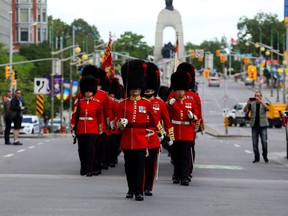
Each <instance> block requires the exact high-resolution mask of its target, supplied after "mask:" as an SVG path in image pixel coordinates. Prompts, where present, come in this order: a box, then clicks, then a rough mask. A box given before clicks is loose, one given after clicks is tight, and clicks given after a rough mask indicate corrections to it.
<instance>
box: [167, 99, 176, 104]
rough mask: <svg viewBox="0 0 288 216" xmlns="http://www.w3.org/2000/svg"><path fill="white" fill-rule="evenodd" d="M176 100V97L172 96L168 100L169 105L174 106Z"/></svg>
mask: <svg viewBox="0 0 288 216" xmlns="http://www.w3.org/2000/svg"><path fill="white" fill-rule="evenodd" d="M175 102H176V99H175V98H171V99H170V100H169V101H168V104H169V106H173V104H174V103H175Z"/></svg>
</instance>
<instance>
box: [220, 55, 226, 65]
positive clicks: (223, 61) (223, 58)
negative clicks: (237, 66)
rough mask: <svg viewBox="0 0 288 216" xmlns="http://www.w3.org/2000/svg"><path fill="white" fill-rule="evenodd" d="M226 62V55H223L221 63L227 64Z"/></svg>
mask: <svg viewBox="0 0 288 216" xmlns="http://www.w3.org/2000/svg"><path fill="white" fill-rule="evenodd" d="M225 61H226V57H225V55H221V56H220V62H221V63H225Z"/></svg>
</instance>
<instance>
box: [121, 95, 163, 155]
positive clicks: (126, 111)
mask: <svg viewBox="0 0 288 216" xmlns="http://www.w3.org/2000/svg"><path fill="white" fill-rule="evenodd" d="M151 109H152V107H151V103H150V101H149V100H147V99H144V98H141V97H137V98H134V99H133V98H132V97H130V98H127V99H125V100H123V101H122V102H120V104H119V107H118V110H117V119H116V120H117V122H118V121H119V119H120V118H126V119H128V124H127V126H126V128H125V129H124V130H123V131H122V139H121V148H122V149H124V150H125V149H127V150H133V149H143V148H147V147H148V138H147V137H146V135H147V131H146V129H147V127H148V121H149V118H150V119H151V121H152V123H154V122H155V123H156V125H157V124H158V123H159V120H157V119H156V118H155V117H154V116H153V115H152V110H151Z"/></svg>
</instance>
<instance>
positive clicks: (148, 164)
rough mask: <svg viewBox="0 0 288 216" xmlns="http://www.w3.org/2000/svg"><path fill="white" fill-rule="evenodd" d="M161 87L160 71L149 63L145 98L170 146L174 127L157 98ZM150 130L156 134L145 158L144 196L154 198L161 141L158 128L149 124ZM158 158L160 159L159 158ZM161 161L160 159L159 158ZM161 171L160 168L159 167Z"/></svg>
mask: <svg viewBox="0 0 288 216" xmlns="http://www.w3.org/2000/svg"><path fill="white" fill-rule="evenodd" d="M159 87H160V71H159V69H158V67H157V66H156V65H155V64H154V63H151V62H149V63H147V68H146V90H145V92H144V97H145V98H147V99H148V100H149V101H150V102H151V104H152V109H153V115H154V116H155V117H156V118H157V119H158V120H159V121H160V122H162V124H164V128H165V130H166V133H167V134H168V137H169V139H170V141H171V142H170V145H171V144H172V143H173V140H174V133H173V126H172V124H171V122H170V118H169V113H168V110H167V106H166V104H165V102H164V101H162V100H161V99H159V98H157V93H158V90H159ZM148 128H149V129H151V130H153V131H154V132H155V133H154V135H153V136H150V137H149V140H148V150H149V155H148V156H147V157H146V158H145V186H144V189H145V190H144V194H145V195H146V196H152V189H153V185H154V179H155V175H156V170H157V158H158V157H159V154H160V152H159V151H160V140H159V137H158V136H157V128H156V127H155V126H154V124H152V122H149V124H148ZM157 156H158V157H157ZM158 160H159V158H158ZM158 169H159V167H158Z"/></svg>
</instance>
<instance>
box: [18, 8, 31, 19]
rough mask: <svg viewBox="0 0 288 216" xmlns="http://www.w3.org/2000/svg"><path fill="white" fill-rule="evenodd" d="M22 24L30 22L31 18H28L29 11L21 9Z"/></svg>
mask: <svg viewBox="0 0 288 216" xmlns="http://www.w3.org/2000/svg"><path fill="white" fill-rule="evenodd" d="M19 21H20V22H28V21H29V17H28V9H24V8H21V9H20V20H19Z"/></svg>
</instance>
